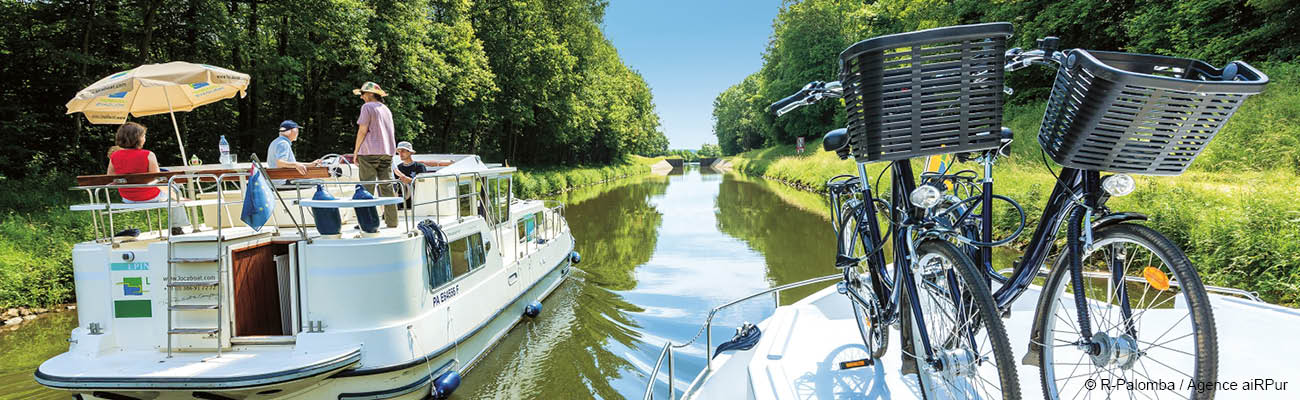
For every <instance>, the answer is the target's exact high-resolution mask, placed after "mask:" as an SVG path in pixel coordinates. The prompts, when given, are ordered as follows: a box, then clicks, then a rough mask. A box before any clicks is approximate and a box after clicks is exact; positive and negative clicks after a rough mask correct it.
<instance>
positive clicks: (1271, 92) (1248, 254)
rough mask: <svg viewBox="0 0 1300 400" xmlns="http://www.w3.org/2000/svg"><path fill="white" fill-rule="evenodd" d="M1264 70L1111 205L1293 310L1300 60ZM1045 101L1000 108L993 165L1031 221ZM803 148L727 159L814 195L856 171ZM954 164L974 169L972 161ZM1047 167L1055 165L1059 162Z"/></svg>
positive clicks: (1215, 274) (1038, 197) (1045, 175)
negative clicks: (1171, 159) (1200, 147)
mask: <svg viewBox="0 0 1300 400" xmlns="http://www.w3.org/2000/svg"><path fill="white" fill-rule="evenodd" d="M1263 69H1264V71H1265V73H1267V74H1268V75H1269V77H1270V78H1271V79H1272V83H1271V84H1270V85H1269V87H1268V88H1267V89H1266V91H1265V92H1264V93H1263V94H1261V95H1257V96H1254V97H1252V98H1250V99H1249V100H1247V101H1246V104H1244V105H1242V107H1241V109H1240V110H1239V111H1238V112H1237V113H1236V115H1235V116H1233V118H1232V120H1230V121H1229V123H1228V125H1227V126H1225V127H1224V129H1223V130H1222V131H1221V132H1220V133H1219V135H1218V136H1217V137H1216V138H1215V139H1214V141H1213V142H1211V143H1210V145H1209V146H1208V147H1207V148H1206V150H1205V152H1204V153H1203V154H1202V155H1201V157H1199V158H1198V159H1197V160H1196V162H1195V163H1194V164H1193V165H1192V167H1191V168H1190V169H1189V170H1188V172H1187V173H1185V174H1183V175H1180V176H1176V177H1144V176H1139V177H1136V178H1137V180H1138V185H1139V188H1138V190H1137V191H1136V192H1135V193H1134V194H1132V195H1130V196H1126V197H1119V198H1114V199H1112V200H1111V201H1110V203H1109V204H1108V205H1109V206H1110V207H1111V208H1112V209H1115V210H1122V211H1135V212H1141V213H1144V214H1147V215H1149V216H1150V217H1151V219H1150V221H1147V222H1146V224H1148V225H1150V226H1152V227H1153V228H1155V229H1157V230H1159V231H1161V232H1162V233H1164V234H1165V235H1166V236H1169V237H1170V238H1171V239H1173V240H1174V241H1175V242H1176V243H1177V244H1178V245H1179V246H1180V247H1182V248H1183V250H1184V251H1186V253H1187V255H1188V257H1189V258H1191V260H1192V262H1193V263H1195V264H1196V267H1197V269H1198V270H1199V271H1200V274H1201V277H1202V278H1203V279H1204V280H1205V281H1206V283H1208V284H1211V285H1222V286H1231V287H1238V288H1244V289H1247V290H1252V291H1257V292H1259V293H1260V296H1261V297H1263V298H1264V299H1266V300H1268V301H1270V302H1275V303H1281V304H1285V305H1289V306H1297V305H1300V64H1298V63H1270V64H1264V65H1263ZM1044 107H1045V104H1044V103H1043V102H1031V103H1029V104H1025V105H1012V106H1008V107H1007V108H1006V109H1005V118H1004V121H1003V123H1004V124H1005V125H1006V126H1008V127H1010V128H1012V129H1013V130H1014V131H1015V132H1016V137H1017V140H1016V141H1015V142H1014V143H1013V144H1012V155H1011V156H1010V157H1007V158H1003V159H1002V160H1001V161H999V163H998V166H997V168H996V171H995V176H996V182H997V183H996V185H995V187H996V191H997V192H998V193H999V194H1003V195H1006V196H1009V197H1011V198H1014V199H1017V200H1018V201H1019V202H1020V203H1021V205H1022V206H1024V207H1025V210H1026V212H1027V213H1028V223H1029V224H1031V226H1033V225H1036V224H1037V222H1038V221H1037V220H1038V218H1039V216H1040V213H1041V212H1042V206H1043V203H1044V202H1045V201H1046V200H1045V199H1046V196H1047V194H1048V193H1050V192H1051V189H1052V186H1053V185H1054V184H1055V182H1054V180H1055V178H1054V177H1053V176H1052V174H1051V173H1050V172H1048V168H1049V167H1048V166H1046V165H1044V163H1043V158H1042V157H1043V156H1042V154H1041V153H1040V149H1039V146H1038V143H1037V132H1038V128H1039V125H1040V124H1041V119H1042V115H1043V109H1044ZM808 148H809V149H810V150H809V152H808V153H805V154H801V155H800V154H795V150H794V146H777V147H771V148H765V149H758V150H752V151H749V152H745V153H741V154H738V155H736V156H734V157H732V158H731V159H730V161H731V163H732V165H733V167H734V168H735V169H737V170H739V171H741V172H744V173H746V174H750V175H755V176H763V177H767V178H771V179H777V180H781V181H783V182H786V183H788V184H791V185H792V186H796V187H799V188H802V189H805V190H810V191H816V192H821V191H823V190H824V189H825V182H826V179H828V178H830V177H832V176H835V175H839V174H856V170H855V167H854V163H853V162H852V161H850V160H840V159H839V158H838V157H836V156H835V155H834V154H833V153H828V152H822V151H820V150H817V151H814V150H812V149H820V144H819V143H816V142H814V143H811V144H810V145H809V146H808ZM1049 163H1050V162H1049ZM884 165H886V164H885V163H877V164H872V165H870V166H869V168H868V173H869V174H871V175H872V176H875V174H876V173H877V172H879V171H880V170H881V168H883V167H884ZM916 165H917V164H916V163H914V166H916ZM958 167H959V168H962V167H964V168H971V169H975V170H977V171H978V170H980V168H977V166H975V165H966V166H961V165H959V166H958ZM1051 168H1053V169H1058V170H1059V167H1057V166H1056V165H1055V164H1051ZM886 181H888V179H886ZM886 186H887V185H886ZM883 190H884V188H877V193H887V192H883ZM995 221H996V225H995V228H996V229H997V230H999V231H1001V232H1003V233H1006V232H1007V231H1009V230H1011V229H1014V226H1013V225H1012V224H1015V223H1016V222H1018V221H1016V218H1014V217H1013V216H1010V215H1007V216H1006V218H997V219H996V220H995ZM1027 236H1028V235H1025V236H1022V239H1027ZM1021 244H1022V245H1023V243H1021Z"/></svg>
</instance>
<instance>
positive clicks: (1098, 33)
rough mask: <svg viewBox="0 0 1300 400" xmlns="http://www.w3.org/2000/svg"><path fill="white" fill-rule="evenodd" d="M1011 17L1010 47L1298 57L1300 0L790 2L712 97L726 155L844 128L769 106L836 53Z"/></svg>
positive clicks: (1031, 84)
mask: <svg viewBox="0 0 1300 400" xmlns="http://www.w3.org/2000/svg"><path fill="white" fill-rule="evenodd" d="M993 21H1007V22H1011V23H1013V24H1014V25H1015V29H1016V34H1015V37H1013V42H1014V43H1013V45H1014V46H1019V47H1024V48H1030V47H1032V46H1033V43H1034V39H1036V38H1040V37H1044V36H1058V37H1060V38H1061V44H1062V46H1063V47H1064V48H1086V49H1097V50H1112V51H1127V52H1139V53H1152V54H1162V55H1172V56H1179V57H1189V58H1195V59H1200V60H1205V61H1207V62H1210V63H1211V64H1216V65H1222V64H1223V63H1225V62H1227V61H1232V60H1245V61H1247V62H1250V63H1252V64H1257V63H1266V62H1274V63H1283V62H1288V63H1295V62H1300V4H1298V3H1297V2H1295V1H1294V0H1073V1H1056V0H1022V1H987V0H882V1H865V2H864V1H862V0H804V1H794V0H789V1H786V3H785V4H784V6H783V7H782V8H781V10H780V12H779V14H778V15H777V18H776V21H774V22H773V32H772V36H771V40H770V41H769V43H768V47H767V50H766V51H765V52H764V54H763V60H764V62H763V66H762V67H761V68H760V69H759V70H758V71H757V72H754V73H753V74H751V75H749V76H748V77H746V78H745V79H744V80H742V81H741V82H738V83H736V84H735V85H734V86H731V87H730V88H728V89H727V90H726V91H724V92H722V93H721V94H719V95H718V97H717V98H716V99H715V100H714V103H713V104H714V109H713V118H714V123H715V124H714V134H715V135H717V138H718V144H719V145H720V146H721V148H722V151H723V153H725V154H728V155H731V154H736V153H738V152H742V151H745V150H749V149H756V148H762V147H766V146H771V145H776V144H790V143H794V142H795V138H796V137H798V136H806V137H808V138H809V139H815V138H820V137H821V135H822V134H823V133H825V132H826V131H828V130H831V129H834V128H836V127H843V126H844V115H843V111H842V106H840V105H839V104H835V103H834V102H825V103H822V104H818V105H815V106H812V107H806V108H805V109H803V110H800V111H799V112H796V113H791V114H789V115H786V116H784V117H782V118H781V119H780V120H777V119H775V118H772V117H771V116H770V115H769V114H767V113H766V112H764V109H765V108H766V107H767V105H768V104H771V103H772V102H774V101H776V100H778V99H780V98H783V97H785V96H788V95H789V94H791V93H794V92H795V91H796V90H798V89H799V88H800V87H802V86H803V85H804V84H806V83H808V82H810V81H815V80H820V81H829V80H837V79H838V74H839V64H838V63H839V53H840V51H842V50H844V49H845V48H847V47H848V46H849V45H851V44H853V43H855V42H857V41H860V40H864V39H868V38H871V37H874V36H879V35H884V34H890V33H899V32H908V31H914V30H919V29H927V28H935V27H941V26H949V25H958V24H968V23H979V22H993ZM1051 73H1052V71H1048V70H1046V69H1045V68H1030V69H1026V70H1022V71H1018V72H1016V73H1014V74H1013V75H1012V76H1011V77H1010V78H1009V81H1008V85H1009V86H1011V87H1013V88H1015V89H1016V90H1017V93H1016V95H1015V96H1013V97H1012V98H1010V99H1009V101H1010V102H1012V103H1013V104H1014V103H1018V102H1019V103H1024V102H1029V101H1034V100H1040V99H1042V98H1044V97H1045V96H1046V93H1047V91H1046V89H1044V88H1046V87H1047V86H1048V85H1047V82H1048V79H1050V77H1051Z"/></svg>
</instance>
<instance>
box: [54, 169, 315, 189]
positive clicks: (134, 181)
mask: <svg viewBox="0 0 1300 400" xmlns="http://www.w3.org/2000/svg"><path fill="white" fill-rule="evenodd" d="M235 172H248V171H247V170H243V169H241V170H233V169H212V170H202V171H164V172H146V173H139V174H117V175H81V176H78V177H77V186H104V185H139V184H148V183H151V182H154V181H155V180H159V179H161V180H167V179H169V178H171V177H173V176H181V177H179V178H176V180H175V182H176V183H188V182H189V181H190V179H192V178H189V177H185V175H197V174H203V175H216V176H221V174H227V173H235ZM266 177H267V179H318V178H329V177H330V172H329V168H326V167H309V168H307V173H306V174H300V173H298V170H297V169H294V168H267V169H266ZM193 179H194V180H195V181H197V182H213V181H215V179H213V178H212V177H210V176H202V177H197V178H193ZM226 180H229V181H235V180H239V178H238V177H228V178H226Z"/></svg>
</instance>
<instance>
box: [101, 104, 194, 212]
mask: <svg viewBox="0 0 1300 400" xmlns="http://www.w3.org/2000/svg"><path fill="white" fill-rule="evenodd" d="M147 130H148V129H147V128H145V127H144V125H140V124H138V123H135V122H127V123H125V124H122V126H121V127H118V128H117V137H116V139H115V142H116V144H117V146H119V147H121V150H118V151H114V152H113V153H112V154H110V155H109V156H108V159H109V161H108V174H109V175H125V174H141V173H150V172H161V169H160V168H159V167H158V157H156V156H154V154H153V152H152V151H149V150H145V149H144V142H145V131H147ZM117 192H118V193H119V194H121V195H122V201H124V202H126V203H156V202H164V201H167V198H168V196H169V194H170V193H171V191H170V190H159V188H157V187H134V188H121V189H118V190H117ZM176 200H177V201H179V200H181V199H176ZM167 213H168V214H169V215H170V216H171V234H173V235H181V234H184V231H182V230H181V227H182V226H185V225H189V224H190V219H189V217H188V216H187V215H186V214H185V208H184V207H179V206H177V207H171V208H170V209H168V210H167Z"/></svg>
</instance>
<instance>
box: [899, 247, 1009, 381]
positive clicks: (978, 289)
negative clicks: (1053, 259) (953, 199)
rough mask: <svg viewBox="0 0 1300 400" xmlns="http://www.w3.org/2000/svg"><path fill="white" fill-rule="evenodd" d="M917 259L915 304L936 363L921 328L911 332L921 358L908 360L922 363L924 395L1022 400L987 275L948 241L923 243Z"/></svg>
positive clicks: (920, 371) (913, 326)
mask: <svg viewBox="0 0 1300 400" xmlns="http://www.w3.org/2000/svg"><path fill="white" fill-rule="evenodd" d="M916 256H917V260H918V261H917V262H918V263H919V264H917V265H915V266H914V267H913V271H914V272H913V275H914V276H915V277H916V286H917V297H918V298H917V299H915V301H916V302H917V304H918V305H920V307H921V311H922V312H921V319H922V321H924V324H925V327H926V332H927V333H928V336H929V343H930V348H931V349H932V351H933V352H934V357H935V360H934V362H930V361H928V360H926V355H925V354H924V349H925V347H924V343H923V342H922V340H923V339H922V336H921V334H920V328H919V326H918V325H917V324H915V323H914V324H912V326H911V327H909V328H908V329H912V330H913V331H912V335H911V336H912V340H913V341H914V345H913V348H914V349H915V353H914V354H904V355H903V356H904V357H911V358H912V359H914V360H915V361H916V365H917V367H918V368H917V375H918V381H919V383H920V386H921V392H922V394H923V395H924V396H925V398H927V399H1019V398H1020V382H1019V379H1018V378H1017V376H1016V365H1015V363H1014V361H1013V358H1012V352H1011V344H1010V342H1009V341H1008V340H1007V331H1006V327H1005V326H1004V325H1003V324H1002V319H1001V318H998V312H997V307H996V306H995V305H994V303H993V296H992V294H991V293H990V292H989V289H988V286H987V284H986V283H985V281H984V277H983V275H980V274H979V273H978V272H977V271H976V270H975V265H974V263H972V262H971V261H970V258H969V257H967V256H966V255H965V254H964V253H962V252H960V251H959V250H958V249H957V247H956V246H954V245H953V244H952V243H950V242H947V241H944V240H938V239H930V240H926V241H924V242H922V243H921V244H920V245H919V246H917V249H916ZM954 289H956V290H954ZM954 293H960V296H955V295H954ZM902 312H911V310H903V311H902ZM979 327H982V328H979Z"/></svg>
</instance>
